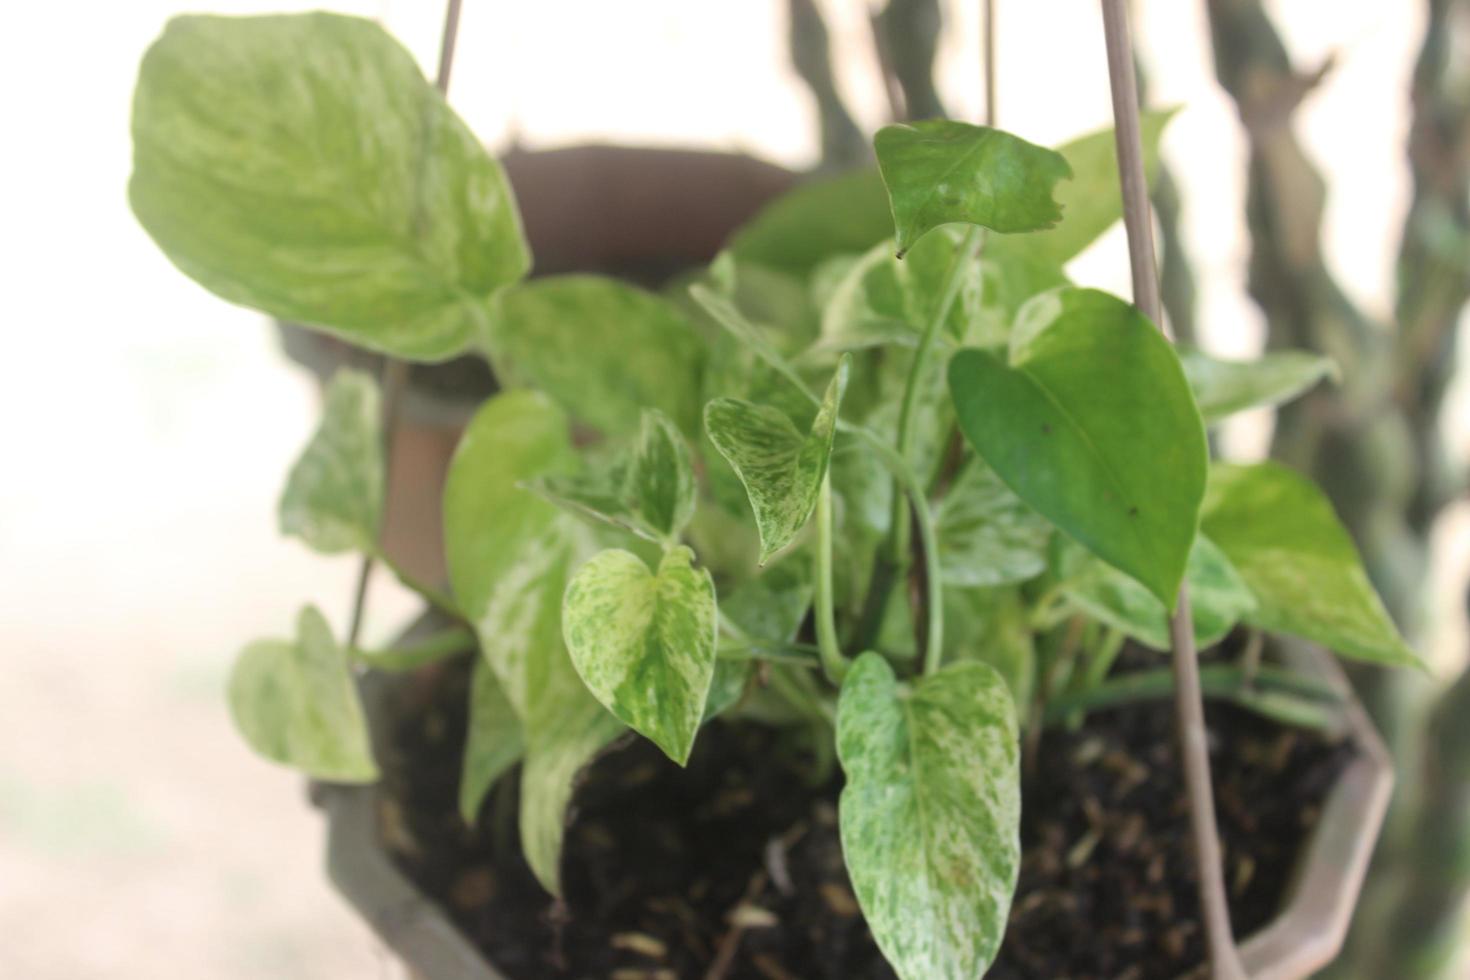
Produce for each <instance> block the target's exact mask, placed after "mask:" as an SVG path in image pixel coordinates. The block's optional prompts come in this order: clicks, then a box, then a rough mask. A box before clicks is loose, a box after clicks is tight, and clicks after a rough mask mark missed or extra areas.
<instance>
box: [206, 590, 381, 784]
mask: <svg viewBox="0 0 1470 980" xmlns="http://www.w3.org/2000/svg"><path fill="white" fill-rule="evenodd" d="M229 700H230V714H231V715H232V716H233V717H234V719H235V727H236V728H237V729H239V731H240V734H242V735H244V736H245V741H247V742H249V743H250V747H251V748H253V749H254V750H255V751H256V752H259V753H260V754H261V755H263V756H265V757H266V758H267V759H271V760H273V761H275V762H280V763H284V764H285V765H288V766H291V767H292V768H293V769H299V770H301V771H302V772H304V773H306V774H307V775H309V776H311V777H312V778H314V779H323V780H327V781H329V782H334V783H371V782H373V781H375V780H376V779H377V778H378V767H377V764H376V763H375V762H373V751H372V745H371V743H370V742H369V741H368V730H367V721H366V719H365V718H364V717H363V713H362V705H361V704H360V703H359V702H358V700H357V686H356V685H355V684H354V683H353V680H352V671H351V668H350V667H349V665H348V661H347V652H346V651H345V650H343V649H342V648H341V647H339V646H338V645H337V641H336V640H334V639H333V638H332V629H331V627H330V626H328V625H327V621H326V618H325V617H323V616H322V614H321V613H320V612H319V611H317V609H316V607H314V606H308V607H306V608H305V609H303V610H302V611H301V615H300V617H299V618H298V619H297V623H296V639H295V640H262V641H260V642H258V643H252V644H251V645H250V646H248V647H246V648H245V650H244V651H243V652H241V654H240V657H239V659H238V660H236V661H235V667H234V670H233V671H231V673H230V684H229Z"/></svg>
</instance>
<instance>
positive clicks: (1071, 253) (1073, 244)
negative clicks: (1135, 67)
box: [985, 109, 1176, 268]
mask: <svg viewBox="0 0 1470 980" xmlns="http://www.w3.org/2000/svg"><path fill="white" fill-rule="evenodd" d="M1175 111H1176V110H1174V109H1162V110H1154V111H1151V112H1145V113H1144V114H1143V118H1142V119H1141V120H1140V124H1141V125H1140V128H1141V129H1142V136H1143V162H1144V168H1145V172H1146V173H1147V176H1148V179H1149V181H1152V180H1153V178H1154V174H1156V173H1157V172H1158V169H1159V140H1160V138H1161V137H1162V136H1163V132H1164V127H1165V126H1166V125H1167V124H1168V122H1169V120H1170V119H1172V118H1174V113H1175ZM1057 152H1058V153H1060V154H1061V155H1062V156H1063V157H1064V158H1066V161H1067V164H1068V166H1070V167H1071V168H1072V179H1071V180H1069V181H1066V182H1065V183H1062V184H1059V185H1058V186H1057V189H1056V196H1057V201H1058V202H1059V203H1060V204H1061V206H1062V220H1061V222H1060V223H1058V224H1057V226H1056V227H1055V228H1050V229H1047V230H1046V231H1038V232H1033V233H1032V234H1029V235H1006V236H1004V237H1000V238H992V239H991V240H990V241H989V242H987V243H986V244H985V252H986V255H988V256H990V257H991V258H993V259H995V260H997V261H999V262H1001V263H1003V264H1006V263H1013V262H1020V261H1027V262H1030V263H1034V264H1035V265H1037V266H1039V267H1041V268H1060V267H1061V266H1063V265H1066V264H1067V263H1068V262H1070V261H1071V260H1072V259H1074V258H1076V257H1077V256H1078V255H1080V254H1081V253H1082V250H1083V249H1085V248H1086V247H1087V246H1089V245H1091V244H1092V243H1093V242H1095V241H1096V240H1097V239H1098V238H1100V237H1101V236H1102V233H1103V232H1105V231H1107V230H1108V229H1109V228H1110V227H1112V225H1113V223H1114V222H1116V221H1117V220H1118V219H1119V218H1121V217H1122V216H1123V192H1122V190H1121V184H1120V183H1119V181H1118V151H1117V147H1116V144H1115V143H1114V140H1113V131H1112V129H1100V130H1097V131H1096V132H1093V133H1088V134H1087V135H1085V136H1080V137H1078V138H1077V139H1074V140H1071V141H1069V142H1067V143H1064V144H1063V145H1061V146H1059V147H1057Z"/></svg>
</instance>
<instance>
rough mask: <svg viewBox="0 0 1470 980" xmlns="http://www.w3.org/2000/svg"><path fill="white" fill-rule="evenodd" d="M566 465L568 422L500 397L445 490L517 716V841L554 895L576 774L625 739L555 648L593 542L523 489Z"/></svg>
mask: <svg viewBox="0 0 1470 980" xmlns="http://www.w3.org/2000/svg"><path fill="white" fill-rule="evenodd" d="M574 465H575V457H574V456H573V454H572V448H571V441H570V436H569V434H568V420H567V416H566V413H565V412H564V411H562V410H561V409H560V408H559V407H557V405H556V404H555V403H553V402H552V401H551V400H550V399H549V398H547V397H546V396H545V395H542V394H539V393H537V392H533V391H512V392H505V393H502V394H499V395H496V396H495V397H494V398H491V399H490V400H489V401H487V402H486V403H485V405H484V407H483V408H481V409H480V411H479V413H478V414H476V416H475V418H474V419H473V420H471V422H470V425H469V427H468V428H467V429H466V430H465V434H464V437H463V438H462V439H461V441H460V445H459V449H458V450H456V452H455V455H454V460H453V462H452V463H451V464H450V468H449V476H448V478H447V480H446V483H445V488H444V544H445V554H446V558H447V560H448V565H449V578H450V582H451V583H452V584H453V586H454V591H455V596H456V598H457V599H458V601H459V603H460V608H461V609H463V610H464V613H465V615H466V616H467V617H468V618H469V619H470V621H471V622H472V623H473V624H474V626H475V629H476V632H477V633H478V634H479V637H480V646H481V650H482V651H483V653H484V656H485V660H486V662H487V663H488V664H489V665H490V667H491V668H492V670H493V671H494V672H495V676H496V679H497V680H498V681H499V682H500V688H501V692H502V694H503V695H504V698H505V700H506V702H507V703H508V704H509V705H510V706H511V707H512V708H513V709H514V711H515V714H516V716H517V717H518V718H519V719H520V723H521V732H522V738H523V740H524V744H525V753H526V755H525V765H524V766H523V767H522V770H521V818H520V822H521V844H522V847H523V849H524V850H525V853H526V860H527V861H528V862H529V863H530V865H531V870H532V871H533V872H535V874H536V877H537V880H539V881H540V882H541V883H542V885H543V886H545V888H546V889H547V890H548V891H550V892H552V893H554V894H559V893H560V888H561V886H560V877H559V868H560V863H561V845H562V838H563V835H564V832H565V828H566V806H567V803H568V802H569V801H570V800H571V794H572V787H573V785H574V782H575V779H576V776H577V774H578V773H579V772H580V771H581V770H582V768H583V767H584V766H586V765H587V764H588V763H589V762H591V761H592V759H593V758H594V757H595V756H596V755H597V753H598V752H600V751H601V750H602V749H603V747H604V746H606V745H607V744H608V743H609V742H610V741H612V740H613V739H614V738H616V737H617V735H618V733H619V732H621V731H622V730H623V726H622V725H621V724H620V723H619V722H618V721H617V719H615V718H613V717H612V716H611V715H609V714H608V713H607V712H606V711H604V710H603V708H602V706H601V705H600V704H598V703H597V701H596V699H594V698H593V697H592V695H591V694H590V693H589V692H588V691H587V688H586V687H585V686H584V685H583V684H582V681H581V679H580V678H578V677H577V673H576V671H575V670H574V669H573V667H572V663H571V659H570V657H569V656H568V655H567V651H566V647H565V646H564V644H563V642H562V635H561V600H562V594H563V593H564V592H565V590H566V584H567V579H568V577H569V576H570V573H571V569H572V568H573V567H574V565H575V563H576V562H577V561H579V560H580V559H581V558H582V557H583V556H584V555H586V554H587V553H589V552H590V551H591V550H592V548H593V547H594V543H593V541H592V539H591V536H590V534H589V533H588V532H587V531H586V530H584V529H583V528H582V527H581V526H580V525H579V524H578V523H577V522H576V521H575V520H574V519H573V518H572V517H571V516H570V515H568V514H565V513H562V512H560V511H558V510H557V509H556V508H555V507H554V506H552V505H551V504H549V503H547V502H546V501H545V500H543V499H541V498H540V497H538V496H536V495H535V494H533V493H531V492H529V491H527V490H524V489H522V488H521V484H523V483H526V482H529V481H532V480H535V479H537V478H539V477H543V476H546V475H548V474H553V473H565V472H571V471H572V467H573V466H574Z"/></svg>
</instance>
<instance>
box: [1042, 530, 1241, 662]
mask: <svg viewBox="0 0 1470 980" xmlns="http://www.w3.org/2000/svg"><path fill="white" fill-rule="evenodd" d="M1061 551H1062V557H1061V560H1060V562H1059V564H1060V565H1061V566H1062V567H1061V569H1060V570H1059V575H1060V577H1061V580H1062V582H1061V589H1062V593H1063V595H1065V596H1066V597H1067V599H1068V600H1070V601H1071V602H1072V604H1073V605H1075V606H1077V607H1078V608H1080V609H1082V610H1083V611H1084V612H1086V613H1087V614H1088V615H1089V616H1091V617H1092V618H1094V619H1096V620H1098V621H1099V622H1101V623H1104V624H1106V625H1108V626H1111V627H1113V628H1114V629H1117V630H1119V631H1121V632H1123V633H1124V634H1126V635H1127V636H1130V637H1132V638H1133V639H1135V640H1137V641H1138V642H1139V643H1142V644H1143V645H1144V646H1148V647H1152V648H1153V649H1155V650H1168V649H1169V647H1170V641H1169V614H1168V612H1167V611H1166V610H1165V609H1164V604H1163V603H1161V602H1160V601H1159V600H1158V598H1157V597H1156V596H1155V595H1153V593H1151V592H1149V591H1148V590H1147V589H1145V588H1144V587H1143V586H1142V585H1139V584H1138V582H1136V581H1135V580H1133V579H1132V578H1129V577H1128V576H1127V575H1124V574H1123V573H1122V572H1120V571H1118V570H1117V569H1116V568H1113V567H1112V566H1111V565H1108V564H1106V563H1105V562H1102V561H1099V560H1098V559H1097V558H1095V557H1093V556H1092V555H1090V554H1088V552H1087V551H1086V550H1084V549H1083V548H1082V547H1081V546H1079V545H1076V544H1073V543H1071V542H1065V543H1063V544H1062V546H1061ZM1184 579H1185V581H1186V582H1188V583H1189V606H1190V612H1191V614H1192V617H1193V619H1194V639H1195V644H1196V646H1198V647H1200V648H1204V647H1207V646H1210V645H1212V644H1215V643H1218V642H1219V641H1221V640H1223V639H1224V638H1225V636H1226V634H1227V633H1229V632H1230V631H1231V630H1232V629H1234V628H1235V624H1236V623H1238V622H1240V621H1241V620H1243V619H1246V618H1248V617H1249V616H1250V615H1251V614H1252V613H1253V612H1255V610H1256V599H1255V596H1254V595H1253V594H1252V593H1251V591H1250V588H1249V587H1248V586H1247V585H1246V584H1245V581H1244V580H1243V579H1242V578H1241V577H1240V573H1239V572H1237V571H1236V570H1235V566H1233V565H1231V564H1230V559H1228V558H1226V557H1225V553H1224V552H1222V551H1221V550H1220V549H1219V547H1217V546H1216V545H1215V543H1214V542H1212V541H1211V540H1210V539H1209V538H1207V537H1205V536H1204V535H1203V534H1201V535H1199V536H1198V537H1196V538H1195V540H1194V548H1193V549H1191V550H1190V552H1189V565H1188V568H1187V570H1186V572H1185V575H1184Z"/></svg>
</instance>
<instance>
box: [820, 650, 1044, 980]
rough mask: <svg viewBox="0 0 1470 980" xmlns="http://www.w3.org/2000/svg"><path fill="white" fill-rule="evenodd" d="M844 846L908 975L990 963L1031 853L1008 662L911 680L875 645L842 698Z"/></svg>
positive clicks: (865, 906) (876, 929) (877, 932)
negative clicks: (897, 673) (1024, 833)
mask: <svg viewBox="0 0 1470 980" xmlns="http://www.w3.org/2000/svg"><path fill="white" fill-rule="evenodd" d="M837 754H838V758H839V759H840V760H841V762H842V769H843V772H845V773H846V774H847V785H846V787H845V788H844V789H843V790H842V799H841V804H840V810H839V819H840V826H841V833H842V853H843V857H844V859H845V860H846V862H847V870H848V872H849V874H850V875H851V876H852V885H853V891H854V892H855V893H856V895H857V899H858V904H859V905H861V906H862V910H863V914H864V916H865V917H866V918H867V920H868V926H869V928H871V929H872V931H873V938H874V939H876V940H877V942H878V947H879V948H880V949H881V950H883V955H884V956H886V957H887V959H888V962H889V964H890V965H892V966H893V968H894V970H895V971H896V972H897V973H898V975H899V977H901V978H902V980H973V978H975V977H980V976H983V975H984V973H985V971H986V969H987V968H989V966H990V963H991V961H992V960H993V959H994V958H995V953H996V950H997V949H998V948H999V947H1000V941H1001V937H1002V935H1003V934H1004V933H1005V926H1006V918H1007V915H1008V913H1009V911H1010V906H1011V896H1012V894H1013V893H1014V891H1015V887H1016V875H1017V872H1018V870H1019V868H1020V863H1021V834H1020V822H1021V779H1020V767H1019V761H1020V760H1019V755H1020V753H1019V750H1018V745H1017V725H1016V713H1015V708H1014V706H1013V705H1012V704H1011V696H1010V693H1009V692H1008V691H1007V690H1006V685H1005V682H1004V681H1002V680H1001V678H1000V675H998V674H997V673H996V672H995V671H993V670H991V669H990V668H989V667H987V666H986V665H985V664H981V663H961V664H951V665H950V666H948V667H945V668H943V669H942V670H940V671H939V672H938V673H936V674H933V675H931V676H927V677H924V678H923V679H921V680H919V681H916V682H915V683H914V684H912V685H911V686H909V687H908V688H907V689H905V688H903V687H901V686H900V685H899V683H898V682H897V680H896V679H895V678H894V675H893V669H892V668H891V667H889V666H888V663H887V661H885V660H884V659H883V658H882V657H881V656H879V655H878V654H876V653H865V654H863V655H862V656H861V657H859V658H858V659H857V661H856V662H855V663H854V664H853V666H852V669H851V670H850V671H849V672H848V675H847V677H846V679H845V680H844V681H843V684H842V696H841V698H840V699H839V701H838V706H837Z"/></svg>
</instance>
